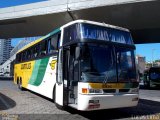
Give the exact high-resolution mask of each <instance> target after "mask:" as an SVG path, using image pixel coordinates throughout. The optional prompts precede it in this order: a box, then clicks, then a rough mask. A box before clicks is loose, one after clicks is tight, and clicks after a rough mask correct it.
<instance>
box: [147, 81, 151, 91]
mask: <svg viewBox="0 0 160 120" xmlns="http://www.w3.org/2000/svg"><path fill="white" fill-rule="evenodd" d="M147 88H148V89H150V88H151V85H150V81H148V82H147Z"/></svg>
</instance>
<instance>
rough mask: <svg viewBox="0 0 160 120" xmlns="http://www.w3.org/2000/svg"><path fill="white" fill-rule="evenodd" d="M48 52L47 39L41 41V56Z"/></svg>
mask: <svg viewBox="0 0 160 120" xmlns="http://www.w3.org/2000/svg"><path fill="white" fill-rule="evenodd" d="M46 54H47V41H46V40H45V41H42V42H40V56H41V57H42V56H45V55H46Z"/></svg>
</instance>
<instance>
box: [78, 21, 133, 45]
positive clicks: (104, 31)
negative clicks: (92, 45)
mask: <svg viewBox="0 0 160 120" xmlns="http://www.w3.org/2000/svg"><path fill="white" fill-rule="evenodd" d="M81 38H82V39H92V40H105V41H112V42H118V43H124V44H133V41H132V38H131V35H130V33H129V32H127V31H123V30H118V29H113V28H107V27H103V26H98V25H93V24H86V23H83V24H81Z"/></svg>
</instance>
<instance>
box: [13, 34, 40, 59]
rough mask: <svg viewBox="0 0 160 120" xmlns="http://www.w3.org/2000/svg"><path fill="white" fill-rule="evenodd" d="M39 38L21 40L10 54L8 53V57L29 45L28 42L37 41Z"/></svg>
mask: <svg viewBox="0 0 160 120" xmlns="http://www.w3.org/2000/svg"><path fill="white" fill-rule="evenodd" d="M38 38H39V37H28V38H24V39H23V40H21V41H20V42H19V43H18V44H17V45H16V46H15V47H14V49H12V51H11V53H10V57H12V56H13V55H14V54H16V53H17V52H18V50H20V49H21V48H22V47H24V46H25V45H27V44H29V43H30V42H32V41H34V40H36V39H38Z"/></svg>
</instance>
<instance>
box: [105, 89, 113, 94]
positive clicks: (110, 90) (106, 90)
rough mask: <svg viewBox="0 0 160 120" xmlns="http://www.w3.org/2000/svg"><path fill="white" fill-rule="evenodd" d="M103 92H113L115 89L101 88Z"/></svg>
mask: <svg viewBox="0 0 160 120" xmlns="http://www.w3.org/2000/svg"><path fill="white" fill-rule="evenodd" d="M103 92H104V93H115V92H116V89H103Z"/></svg>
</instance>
